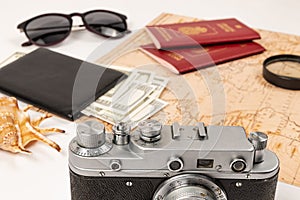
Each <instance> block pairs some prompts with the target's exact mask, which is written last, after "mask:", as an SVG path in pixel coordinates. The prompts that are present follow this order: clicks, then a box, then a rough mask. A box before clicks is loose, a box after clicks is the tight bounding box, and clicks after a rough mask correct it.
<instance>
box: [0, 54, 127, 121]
mask: <svg viewBox="0 0 300 200" xmlns="http://www.w3.org/2000/svg"><path fill="white" fill-rule="evenodd" d="M125 77H126V75H124V74H123V73H121V72H119V71H115V70H112V69H108V68H105V67H101V66H98V65H95V64H92V63H88V62H85V61H82V60H79V59H76V58H73V57H69V56H66V55H63V54H59V53H56V52H53V51H50V50H48V49H44V48H39V49H37V50H35V51H33V52H31V53H29V54H27V55H25V56H24V57H22V58H19V59H18V60H16V61H14V62H12V63H10V64H8V65H7V66H5V67H3V68H1V69H0V90H1V91H2V92H4V93H7V94H8V95H12V96H15V97H17V98H19V99H21V100H23V101H26V102H27V103H29V104H33V105H35V106H37V107H39V108H42V109H45V110H47V111H49V112H52V113H55V114H57V115H60V116H61V117H64V118H67V119H70V120H74V119H76V118H78V117H79V116H80V111H81V110H83V109H84V108H85V107H86V106H88V105H89V104H90V103H92V102H93V101H94V100H95V99H97V98H98V97H99V96H101V95H102V94H104V93H105V92H107V91H108V90H109V89H111V88H112V87H114V85H115V84H116V83H117V82H118V81H120V80H121V79H123V78H125Z"/></svg>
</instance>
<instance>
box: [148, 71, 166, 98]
mask: <svg viewBox="0 0 300 200" xmlns="http://www.w3.org/2000/svg"><path fill="white" fill-rule="evenodd" d="M168 81H169V79H167V78H165V77H161V76H154V77H153V80H152V83H151V85H153V86H155V87H156V89H155V90H154V91H153V92H152V93H151V94H150V96H151V97H152V98H158V97H159V96H160V95H161V93H162V91H163V90H164V89H165V87H166V86H167V84H168Z"/></svg>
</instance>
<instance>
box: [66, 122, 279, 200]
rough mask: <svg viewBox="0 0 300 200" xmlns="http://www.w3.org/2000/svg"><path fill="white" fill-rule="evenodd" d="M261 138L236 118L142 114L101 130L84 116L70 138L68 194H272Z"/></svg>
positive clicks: (273, 166)
mask: <svg viewBox="0 0 300 200" xmlns="http://www.w3.org/2000/svg"><path fill="white" fill-rule="evenodd" d="M266 145H267V136H266V135H265V134H263V133H261V132H254V133H250V134H249V138H247V137H246V134H245V131H244V129H243V128H242V127H237V126H204V124H203V123H197V125H196V126H180V125H179V124H178V123H173V124H172V125H171V126H167V125H162V124H161V123H160V122H158V121H155V120H146V121H143V122H140V123H139V124H138V128H137V129H136V130H134V131H130V127H129V126H128V125H127V124H125V123H118V124H116V125H115V126H113V133H112V134H106V133H105V127H104V125H103V124H101V123H99V122H98V121H86V122H83V123H81V124H78V126H77V136H76V137H75V138H74V139H73V140H72V141H71V142H70V146H69V168H70V180H71V195H72V200H86V199H89V200H96V199H97V200H99V199H101V200H111V199H115V200H122V199H130V200H173V199H174V200H177V199H178V200H184V199H197V200H241V199H243V200H252V199H256V200H274V198H275V190H276V185H277V179H278V172H279V161H278V158H277V156H276V155H275V154H274V153H273V152H271V151H269V150H266V149H265V148H266Z"/></svg>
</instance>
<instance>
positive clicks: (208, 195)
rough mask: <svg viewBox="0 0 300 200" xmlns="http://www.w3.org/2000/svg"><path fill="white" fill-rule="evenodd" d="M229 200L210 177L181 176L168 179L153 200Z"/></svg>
mask: <svg viewBox="0 0 300 200" xmlns="http://www.w3.org/2000/svg"><path fill="white" fill-rule="evenodd" d="M170 199H177V200H227V197H226V195H225V192H224V191H223V190H222V189H221V188H220V187H219V186H218V185H217V184H215V183H214V182H213V180H212V179H210V178H209V177H206V176H203V175H200V174H181V175H178V176H174V177H172V178H170V179H167V180H166V181H165V182H163V183H162V184H161V185H160V186H159V187H158V189H157V190H156V192H155V193H154V196H153V200H170Z"/></svg>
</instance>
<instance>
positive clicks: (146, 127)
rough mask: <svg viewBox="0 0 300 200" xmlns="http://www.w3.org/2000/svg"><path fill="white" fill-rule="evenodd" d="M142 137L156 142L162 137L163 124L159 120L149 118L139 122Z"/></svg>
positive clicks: (147, 140)
mask: <svg viewBox="0 0 300 200" xmlns="http://www.w3.org/2000/svg"><path fill="white" fill-rule="evenodd" d="M138 129H139V131H140V134H141V135H140V137H141V139H142V140H144V141H146V142H156V141H158V140H160V138H161V135H160V133H161V129H162V124H161V123H160V122H159V121H156V120H153V119H148V120H145V121H142V122H140V123H139V124H138Z"/></svg>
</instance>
